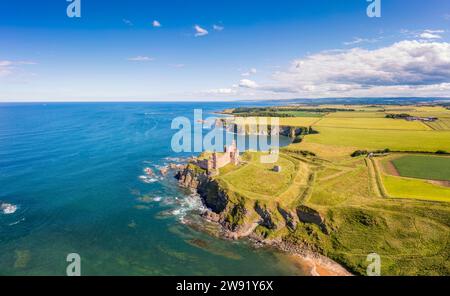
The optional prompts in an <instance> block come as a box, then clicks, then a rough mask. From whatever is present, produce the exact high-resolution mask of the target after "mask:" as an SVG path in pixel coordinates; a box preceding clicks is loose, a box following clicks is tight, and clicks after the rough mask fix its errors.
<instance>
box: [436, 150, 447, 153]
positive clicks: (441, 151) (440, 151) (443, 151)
mask: <svg viewBox="0 0 450 296" xmlns="http://www.w3.org/2000/svg"><path fill="white" fill-rule="evenodd" d="M435 153H436V154H449V153H448V152H447V151H445V150H438V151H436V152H435Z"/></svg>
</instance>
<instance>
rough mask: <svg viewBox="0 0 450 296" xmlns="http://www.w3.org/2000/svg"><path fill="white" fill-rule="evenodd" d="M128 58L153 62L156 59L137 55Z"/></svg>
mask: <svg viewBox="0 0 450 296" xmlns="http://www.w3.org/2000/svg"><path fill="white" fill-rule="evenodd" d="M128 60H129V61H132V62H151V61H153V60H154V59H153V58H151V57H147V56H137V57H131V58H128Z"/></svg>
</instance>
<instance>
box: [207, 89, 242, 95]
mask: <svg viewBox="0 0 450 296" xmlns="http://www.w3.org/2000/svg"><path fill="white" fill-rule="evenodd" d="M205 93H207V94H212V95H233V94H236V93H237V91H236V90H235V89H232V88H217V89H210V90H207V91H205Z"/></svg>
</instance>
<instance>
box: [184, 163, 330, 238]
mask: <svg viewBox="0 0 450 296" xmlns="http://www.w3.org/2000/svg"><path fill="white" fill-rule="evenodd" d="M176 178H177V179H178V182H179V185H180V186H181V187H183V188H187V189H190V190H191V191H193V192H195V193H198V194H199V195H200V197H201V199H202V201H203V203H204V205H205V206H206V207H207V208H208V209H209V210H208V211H207V212H206V213H205V214H204V217H205V218H206V219H208V220H210V221H214V222H218V223H220V225H221V226H222V227H223V229H224V230H225V232H226V236H228V237H231V238H240V237H244V236H252V237H254V238H255V237H259V239H261V240H265V239H267V238H268V236H269V233H268V232H267V230H268V231H269V232H276V231H278V230H282V229H283V228H286V227H287V228H288V229H290V230H295V229H296V227H297V225H298V223H299V222H303V223H311V224H316V225H317V226H319V227H320V228H321V229H322V231H324V233H326V232H327V231H326V226H325V223H324V219H323V217H322V216H321V215H320V214H319V213H318V212H316V211H315V210H313V209H310V208H308V207H306V206H301V207H297V208H296V209H295V210H292V209H286V208H282V207H281V206H280V205H279V204H276V205H275V206H271V207H268V206H267V204H265V203H264V202H261V201H253V200H248V199H246V198H244V197H242V196H239V195H238V194H236V193H235V192H232V191H230V190H228V189H227V186H226V185H225V184H222V183H221V181H220V180H218V179H216V178H214V177H211V176H209V175H208V174H207V172H206V171H204V170H202V169H199V168H198V167H197V166H195V165H193V164H189V165H187V166H186V167H185V168H183V169H182V170H180V171H179V172H178V173H177V174H176ZM258 226H262V228H263V229H265V231H261V230H262V229H259V230H260V231H257V230H258V229H257V227H258Z"/></svg>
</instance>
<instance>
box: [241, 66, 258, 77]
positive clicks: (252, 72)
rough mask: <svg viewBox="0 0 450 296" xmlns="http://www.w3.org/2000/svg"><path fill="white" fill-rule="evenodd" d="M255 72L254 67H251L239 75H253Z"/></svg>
mask: <svg viewBox="0 0 450 296" xmlns="http://www.w3.org/2000/svg"><path fill="white" fill-rule="evenodd" d="M256 73H257V71H256V69H255V68H251V69H250V70H249V71H248V72H244V73H242V74H241V76H244V77H248V76H251V75H254V74H256Z"/></svg>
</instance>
